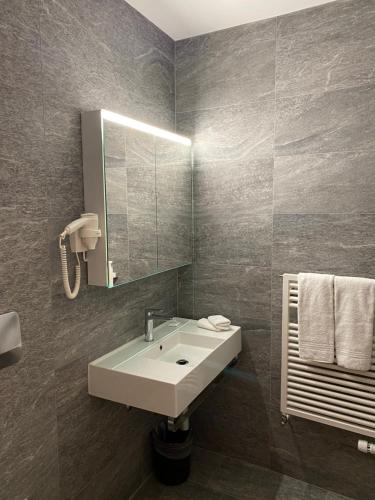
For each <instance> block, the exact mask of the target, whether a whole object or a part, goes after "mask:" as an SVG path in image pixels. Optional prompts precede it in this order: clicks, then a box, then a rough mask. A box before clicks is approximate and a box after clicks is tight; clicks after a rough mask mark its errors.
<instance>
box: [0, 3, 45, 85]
mask: <svg viewBox="0 0 375 500" xmlns="http://www.w3.org/2000/svg"><path fill="white" fill-rule="evenodd" d="M39 8H40V3H39V1H38V0H31V1H30V2H23V1H22V0H21V1H19V0H16V1H14V2H8V5H7V2H2V4H1V21H2V22H1V26H0V45H1V48H2V51H1V52H2V53H1V60H0V82H1V84H4V85H8V86H10V87H12V88H21V89H24V90H30V88H35V89H39V90H40V89H41V83H42V78H41V77H42V74H41V69H42V61H41V55H40V33H39V24H38V21H39Z"/></svg>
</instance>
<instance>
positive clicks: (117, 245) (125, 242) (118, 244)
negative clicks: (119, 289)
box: [107, 214, 129, 282]
mask: <svg viewBox="0 0 375 500" xmlns="http://www.w3.org/2000/svg"><path fill="white" fill-rule="evenodd" d="M128 234H129V233H128V221H127V217H126V215H120V214H116V215H108V216H107V238H108V242H107V245H108V260H111V261H112V266H113V270H114V272H115V273H116V275H117V278H118V281H119V282H122V281H125V280H127V279H128V278H129V235H128Z"/></svg>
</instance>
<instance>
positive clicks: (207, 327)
mask: <svg viewBox="0 0 375 500" xmlns="http://www.w3.org/2000/svg"><path fill="white" fill-rule="evenodd" d="M197 326H198V327H199V328H203V329H204V330H211V331H212V332H219V331H220V330H219V329H218V328H216V327H215V325H213V324H212V323H210V322H209V321H208V319H207V318H201V319H200V320H198V322H197Z"/></svg>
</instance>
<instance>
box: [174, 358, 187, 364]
mask: <svg viewBox="0 0 375 500" xmlns="http://www.w3.org/2000/svg"><path fill="white" fill-rule="evenodd" d="M176 363H177V364H178V365H187V364H188V363H189V361H188V360H187V359H179V360H178V361H176Z"/></svg>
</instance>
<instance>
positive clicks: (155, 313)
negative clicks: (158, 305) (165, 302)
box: [144, 309, 172, 342]
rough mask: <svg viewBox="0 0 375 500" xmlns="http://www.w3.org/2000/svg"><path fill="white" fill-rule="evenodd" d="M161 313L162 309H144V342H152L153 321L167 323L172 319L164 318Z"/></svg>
mask: <svg viewBox="0 0 375 500" xmlns="http://www.w3.org/2000/svg"><path fill="white" fill-rule="evenodd" d="M161 313H163V309H146V310H145V331H144V333H145V342H153V341H154V320H155V319H164V320H165V321H168V320H170V319H172V317H171V316H165V315H164V314H161Z"/></svg>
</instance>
